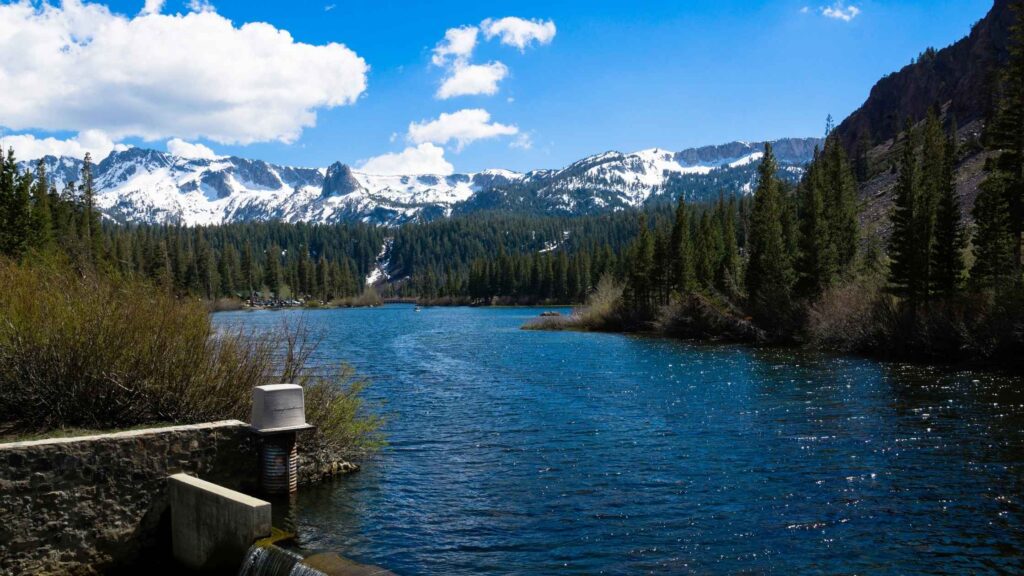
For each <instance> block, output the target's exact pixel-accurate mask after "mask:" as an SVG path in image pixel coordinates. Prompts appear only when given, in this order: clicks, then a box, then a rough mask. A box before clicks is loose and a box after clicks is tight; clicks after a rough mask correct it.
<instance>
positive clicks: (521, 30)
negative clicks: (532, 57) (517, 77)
mask: <svg viewBox="0 0 1024 576" xmlns="http://www.w3.org/2000/svg"><path fill="white" fill-rule="evenodd" d="M480 28H482V29H483V31H484V37H486V38H487V39H488V40H490V39H491V38H494V37H498V38H500V39H501V43H502V44H505V45H506V46H514V47H516V48H518V49H519V51H520V52H522V51H524V50H526V47H527V46H529V45H530V44H531V43H533V42H536V43H538V44H550V43H551V40H553V39H554V37H555V32H556V29H555V23H554V22H552V21H551V20H546V21H545V20H526V19H525V18H516V17H515V16H507V17H505V18H499V19H497V20H492V19H490V18H488V19H487V20H484V21H483V22H482V23H481V24H480Z"/></svg>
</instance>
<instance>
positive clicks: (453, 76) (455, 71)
mask: <svg viewBox="0 0 1024 576" xmlns="http://www.w3.org/2000/svg"><path fill="white" fill-rule="evenodd" d="M481 30H482V31H483V34H484V37H485V38H486V39H488V40H491V39H493V38H498V39H499V41H500V42H501V43H502V44H505V45H506V46H514V47H516V48H518V49H519V51H520V52H522V51H525V50H526V48H527V46H529V45H530V44H532V43H534V42H536V43H537V44H549V43H550V42H551V40H552V39H553V38H554V37H555V23H554V22H552V21H550V20H547V21H541V20H526V19H523V18H516V17H514V16H509V17H506V18H499V19H497V20H495V19H491V18H487V19H486V20H484V21H483V22H481V23H480V26H479V27H477V26H461V27H458V28H449V29H448V30H446V31H445V33H444V39H442V40H441V41H440V42H438V43H437V46H435V47H434V53H433V55H432V56H431V58H430V61H431V62H432V63H433V64H434V65H435V66H440V67H443V68H447V73H446V74H445V77H444V80H442V82H441V86H440V87H439V88H438V90H437V94H436V97H437V98H439V99H442V100H446V99H448V98H454V97H456V96H477V95H484V96H491V95H494V94H496V93H497V92H498V83H499V82H501V81H502V80H504V79H505V77H506V76H508V67H507V66H505V65H504V64H503V63H501V62H497V61H495V62H490V63H487V64H472V63H470V60H471V59H472V57H473V51H474V50H476V47H477V40H478V36H479V35H480V32H481Z"/></svg>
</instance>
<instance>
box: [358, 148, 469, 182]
mask: <svg viewBox="0 0 1024 576" xmlns="http://www.w3.org/2000/svg"><path fill="white" fill-rule="evenodd" d="M359 169H360V170H361V171H363V172H366V173H367V174H383V175H394V174H437V175H441V176H447V175H449V174H452V173H453V172H455V166H452V165H451V163H450V162H448V161H447V160H445V158H444V148H441V147H440V146H436V145H434V144H431V143H429V142H425V143H423V144H420V145H419V146H416V147H412V146H410V147H408V148H406V149H405V150H403V151H401V152H395V153H390V154H382V155H380V156H375V157H373V158H370V159H369V160H367V161H366V162H364V163H363V164H362V165H361V166H359Z"/></svg>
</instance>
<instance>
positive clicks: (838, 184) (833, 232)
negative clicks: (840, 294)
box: [824, 137, 858, 282]
mask: <svg viewBox="0 0 1024 576" xmlns="http://www.w3.org/2000/svg"><path fill="white" fill-rule="evenodd" d="M824 160H825V170H824V172H825V175H824V176H825V191H826V192H825V210H824V214H825V218H826V220H827V222H828V242H829V249H828V256H829V257H830V258H832V259H833V261H832V263H831V265H830V266H829V268H830V270H829V273H831V274H833V275H836V274H838V275H843V274H846V272H847V271H848V270H849V269H850V267H851V266H852V265H853V261H854V258H855V257H856V256H857V243H858V224H857V182H856V179H855V178H854V175H853V169H852V168H851V166H850V162H849V160H848V159H847V157H846V150H845V149H844V148H843V146H842V143H840V142H839V139H838V138H835V137H833V138H830V139H828V140H827V141H826V142H825V151H824ZM825 280H826V282H828V281H831V280H832V278H828V277H826V278H825Z"/></svg>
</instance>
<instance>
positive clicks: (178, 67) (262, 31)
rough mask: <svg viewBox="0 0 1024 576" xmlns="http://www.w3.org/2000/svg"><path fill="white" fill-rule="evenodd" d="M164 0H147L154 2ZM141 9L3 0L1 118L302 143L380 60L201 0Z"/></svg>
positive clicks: (60, 127) (122, 134)
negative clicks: (179, 7)
mask: <svg viewBox="0 0 1024 576" xmlns="http://www.w3.org/2000/svg"><path fill="white" fill-rule="evenodd" d="M158 4H159V3H158V2H147V3H146V7H147V8H144V11H145V10H147V9H150V10H155V9H156V6H157V5H158ZM194 7H195V8H196V9H197V10H198V11H195V12H191V13H187V14H174V15H167V14H159V13H157V12H155V11H154V12H146V13H145V14H144V15H140V16H138V17H135V18H131V17H126V16H122V15H118V14H115V13H113V12H111V11H110V10H109V9H108V8H107V7H106V6H103V5H100V4H93V3H86V2H81V1H79V0H65V2H63V4H61V5H60V6H52V5H50V4H47V3H42V4H35V3H30V2H17V3H8V4H0V53H2V54H3V55H4V57H3V59H0V78H3V85H4V92H5V93H7V94H17V95H18V97H17V98H3V99H0V119H2V122H3V124H4V125H5V126H7V127H9V128H11V129H14V130H25V129H37V130H48V131H65V130H69V131H75V132H82V131H86V130H91V129H96V130H102V131H103V132H104V133H106V134H107V135H108V136H109V137H110V138H112V139H113V140H114V141H118V140H121V139H123V138H126V137H133V136H134V137H140V138H142V139H144V140H158V139H164V138H172V137H177V138H184V139H189V140H194V139H197V138H200V137H203V138H206V139H208V140H211V141H214V142H218V143H222V144H249V143H253V142H262V141H281V142H292V141H294V140H296V139H297V138H298V137H299V135H300V134H301V132H302V130H303V129H304V128H306V127H310V126H313V125H315V123H316V114H317V110H319V109H326V108H332V107H336V106H344V105H348V104H352V103H353V102H355V101H356V99H357V98H358V97H359V96H360V94H362V93H363V92H364V91H365V89H366V75H367V70H368V66H367V65H366V62H365V61H364V60H363V59H362V58H360V57H359V56H358V55H357V54H356V53H355V52H353V51H352V50H350V49H348V48H347V47H345V46H344V45H341V44H337V43H328V44H323V45H311V44H304V43H301V42H296V41H295V40H294V39H293V38H292V36H291V35H290V34H289V33H288V32H287V31H285V30H279V29H277V28H275V27H274V26H271V25H270V24H266V23H247V24H242V25H241V26H238V27H236V26H235V25H234V24H232V22H231V21H230V20H228V19H227V18H224V17H222V16H220V15H218V14H217V13H215V12H212V11H209V9H208V8H209V4H208V3H205V2H199V1H198V0H197V2H196V3H195V6H194Z"/></svg>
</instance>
